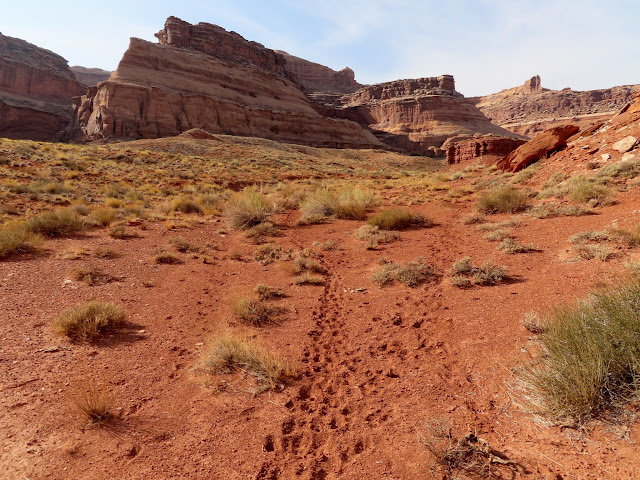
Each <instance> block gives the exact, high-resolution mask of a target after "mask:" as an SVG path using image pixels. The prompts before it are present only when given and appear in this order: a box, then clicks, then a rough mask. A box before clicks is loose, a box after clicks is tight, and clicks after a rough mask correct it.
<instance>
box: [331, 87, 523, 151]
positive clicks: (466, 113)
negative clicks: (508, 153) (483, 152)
mask: <svg viewBox="0 0 640 480" xmlns="http://www.w3.org/2000/svg"><path fill="white" fill-rule="evenodd" d="M337 115H342V116H343V117H344V118H349V119H351V120H355V121H358V122H359V123H361V124H363V125H366V126H367V127H368V128H369V129H371V130H372V131H373V132H374V133H375V134H376V136H377V137H378V138H380V139H381V140H382V141H383V142H385V143H387V144H388V145H391V146H394V147H397V148H400V149H402V150H405V151H408V152H412V153H413V152H416V153H422V154H429V152H430V151H433V149H434V148H439V147H441V146H442V144H443V143H444V142H445V140H447V139H448V138H450V137H453V136H458V135H462V136H463V137H461V140H462V139H468V138H470V137H472V136H473V135H476V134H481V135H486V134H491V135H495V136H501V137H509V138H517V137H518V135H514V134H513V133H511V132H509V131H507V130H504V129H503V128H500V127H498V126H496V125H493V124H492V123H491V122H490V121H489V120H488V119H487V117H485V116H484V115H483V114H482V112H481V111H480V110H478V109H477V108H476V107H475V106H474V104H473V103H471V102H470V101H468V100H467V99H465V98H464V97H463V96H462V95H460V94H459V93H458V92H456V91H455V82H454V79H453V77H452V76H451V75H442V76H440V77H431V78H420V79H415V80H397V81H394V82H387V83H381V84H377V85H370V86H367V87H364V88H362V89H360V90H358V91H357V92H355V93H353V94H352V95H351V96H350V97H349V98H348V100H346V103H345V105H344V108H343V110H342V111H341V112H339V113H337Z"/></svg>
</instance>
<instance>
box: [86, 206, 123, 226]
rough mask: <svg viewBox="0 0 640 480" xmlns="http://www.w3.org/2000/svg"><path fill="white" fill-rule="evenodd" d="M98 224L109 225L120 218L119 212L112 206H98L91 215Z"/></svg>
mask: <svg viewBox="0 0 640 480" xmlns="http://www.w3.org/2000/svg"><path fill="white" fill-rule="evenodd" d="M89 218H91V219H92V220H93V221H94V222H96V224H97V225H100V226H103V227H107V226H109V225H111V224H112V223H113V222H115V221H116V220H117V219H118V212H117V211H116V210H115V209H113V208H111V207H100V208H96V209H95V210H94V211H92V212H91V214H90V215H89Z"/></svg>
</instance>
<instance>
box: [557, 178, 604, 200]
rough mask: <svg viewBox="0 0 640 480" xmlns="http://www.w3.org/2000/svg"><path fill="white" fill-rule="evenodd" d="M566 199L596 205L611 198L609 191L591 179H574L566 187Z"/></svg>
mask: <svg viewBox="0 0 640 480" xmlns="http://www.w3.org/2000/svg"><path fill="white" fill-rule="evenodd" d="M567 197H568V198H569V199H570V200H573V201H575V202H580V203H587V202H589V203H590V204H593V205H598V204H602V203H603V202H605V201H606V200H608V199H609V198H610V197H611V189H610V188H608V187H607V186H605V185H601V184H599V183H596V182H595V181H594V180H593V179H588V178H585V177H575V178H572V179H571V180H570V181H569V183H568V185H567Z"/></svg>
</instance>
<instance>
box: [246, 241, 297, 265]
mask: <svg viewBox="0 0 640 480" xmlns="http://www.w3.org/2000/svg"><path fill="white" fill-rule="evenodd" d="M253 258H254V259H255V260H257V261H258V262H259V263H260V264H261V265H269V264H270V263H273V262H275V261H276V260H282V259H287V260H289V259H290V258H291V253H290V252H285V250H284V249H283V248H282V247H281V246H280V245H276V244H275V243H266V244H264V245H260V246H259V247H258V248H257V249H256V252H255V254H254V255H253Z"/></svg>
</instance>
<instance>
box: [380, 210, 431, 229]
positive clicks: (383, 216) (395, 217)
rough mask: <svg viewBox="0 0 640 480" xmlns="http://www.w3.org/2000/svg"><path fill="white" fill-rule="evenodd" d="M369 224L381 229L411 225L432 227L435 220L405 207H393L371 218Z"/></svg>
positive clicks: (401, 227)
mask: <svg viewBox="0 0 640 480" xmlns="http://www.w3.org/2000/svg"><path fill="white" fill-rule="evenodd" d="M367 224H369V225H372V226H374V227H378V228H380V229H381V230H402V229H405V228H410V227H430V226H432V225H433V222H432V221H431V220H429V219H428V218H426V217H425V216H424V215H420V214H416V213H412V212H410V211H408V210H405V209H403V208H392V209H391V210H384V211H382V212H379V213H377V214H376V215H374V216H373V217H371V218H369V219H368V220H367Z"/></svg>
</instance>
